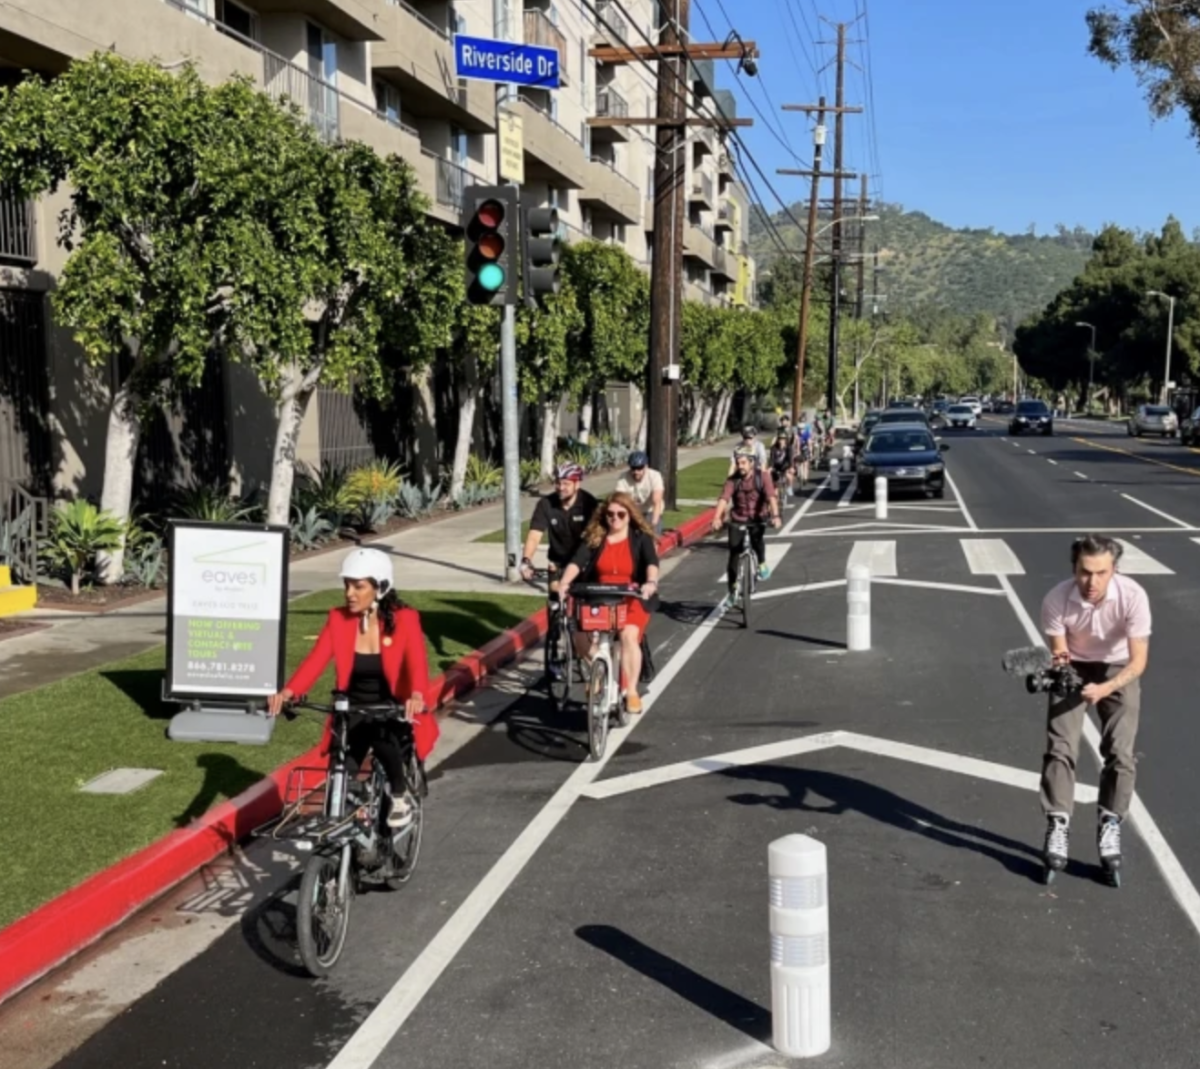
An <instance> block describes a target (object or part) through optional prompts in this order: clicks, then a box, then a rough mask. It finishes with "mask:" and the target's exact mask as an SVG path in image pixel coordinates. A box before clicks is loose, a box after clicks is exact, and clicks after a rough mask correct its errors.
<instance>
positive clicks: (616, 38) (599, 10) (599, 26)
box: [592, 0, 629, 47]
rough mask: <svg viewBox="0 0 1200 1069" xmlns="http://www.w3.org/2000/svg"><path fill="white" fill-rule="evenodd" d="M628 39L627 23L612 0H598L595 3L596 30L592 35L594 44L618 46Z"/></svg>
mask: <svg viewBox="0 0 1200 1069" xmlns="http://www.w3.org/2000/svg"><path fill="white" fill-rule="evenodd" d="M628 40H629V24H628V23H627V22H626V21H625V19H624V17H623V16H622V15H621V12H620V11H619V10H618V9H617V7H616V6H615V5H614V4H613V2H612V0H600V2H599V3H598V4H597V5H596V32H595V33H594V34H593V35H592V44H594V45H612V46H614V47H618V46H620V45H623V44H625V42H626V41H628Z"/></svg>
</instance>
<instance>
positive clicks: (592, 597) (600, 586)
mask: <svg viewBox="0 0 1200 1069" xmlns="http://www.w3.org/2000/svg"><path fill="white" fill-rule="evenodd" d="M571 597H572V598H574V599H575V600H576V601H581V602H584V603H585V604H586V603H589V602H594V603H596V604H600V605H602V604H605V603H606V602H607V603H608V604H616V602H618V601H624V600H625V599H626V598H637V599H638V600H639V601H647V600H649V599H648V598H647V597H646V595H645V594H643V593H642V591H641V588H640V587H638V586H636V585H635V584H632V583H631V584H629V585H623V584H616V583H576V584H572V586H571Z"/></svg>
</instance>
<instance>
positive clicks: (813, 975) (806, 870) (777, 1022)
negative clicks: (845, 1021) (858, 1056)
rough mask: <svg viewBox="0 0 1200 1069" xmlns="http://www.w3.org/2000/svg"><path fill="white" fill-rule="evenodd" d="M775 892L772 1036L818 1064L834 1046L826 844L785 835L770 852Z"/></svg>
mask: <svg viewBox="0 0 1200 1069" xmlns="http://www.w3.org/2000/svg"><path fill="white" fill-rule="evenodd" d="M767 874H768V878H769V881H770V887H771V1031H772V1042H773V1043H774V1045H775V1049H776V1050H777V1051H778V1052H779V1053H780V1054H782V1055H784V1056H785V1057H789V1058H812V1057H815V1056H817V1055H818V1054H824V1053H825V1052H826V1051H827V1050H829V1047H830V1044H831V1043H832V1041H833V1037H832V1035H831V1029H830V1004H829V894H828V885H829V880H828V872H827V867H826V858H825V844H824V843H820V842H818V841H817V840H816V839H812V838H810V837H809V836H807V835H785V836H784V837H783V838H782V839H776V840H775V841H774V842H773V843H771V844H770V846H768V847H767Z"/></svg>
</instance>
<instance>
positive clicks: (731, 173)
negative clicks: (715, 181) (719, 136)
mask: <svg viewBox="0 0 1200 1069" xmlns="http://www.w3.org/2000/svg"><path fill="white" fill-rule="evenodd" d="M717 177H719V178H720V179H721V180H722V181H725V180H730V181H733V180H735V179H736V178H737V171H736V170H734V167H733V157H732V156H731V155H730V154H729V153H728V152H722V153H720V154H719V155H718V156H717Z"/></svg>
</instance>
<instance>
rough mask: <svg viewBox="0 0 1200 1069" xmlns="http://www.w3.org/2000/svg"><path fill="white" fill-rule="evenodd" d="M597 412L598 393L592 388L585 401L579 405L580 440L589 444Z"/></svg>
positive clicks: (584, 443) (581, 442)
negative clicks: (593, 391)
mask: <svg viewBox="0 0 1200 1069" xmlns="http://www.w3.org/2000/svg"><path fill="white" fill-rule="evenodd" d="M595 413H596V395H595V394H594V393H592V392H591V391H590V390H589V391H588V393H587V394H586V395H585V398H584V402H583V404H582V405H580V406H579V441H580V444H582V445H587V444H588V442H590V441H591V438H592V419H593V418H594V417H595Z"/></svg>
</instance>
